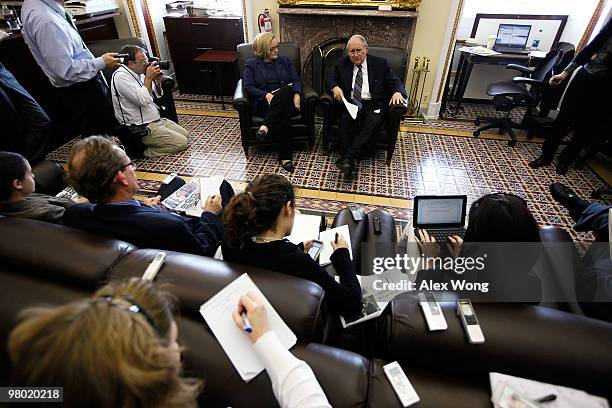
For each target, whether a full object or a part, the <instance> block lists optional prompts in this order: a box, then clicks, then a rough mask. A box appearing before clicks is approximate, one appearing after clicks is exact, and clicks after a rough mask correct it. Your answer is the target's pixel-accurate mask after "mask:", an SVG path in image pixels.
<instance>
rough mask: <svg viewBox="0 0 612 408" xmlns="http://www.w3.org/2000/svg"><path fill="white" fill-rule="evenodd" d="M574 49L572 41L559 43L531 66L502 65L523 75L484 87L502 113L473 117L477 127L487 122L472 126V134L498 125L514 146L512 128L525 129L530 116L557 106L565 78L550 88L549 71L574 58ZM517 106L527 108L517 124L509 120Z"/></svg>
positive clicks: (556, 69) (551, 73)
mask: <svg viewBox="0 0 612 408" xmlns="http://www.w3.org/2000/svg"><path fill="white" fill-rule="evenodd" d="M574 51H575V48H574V46H573V45H572V44H569V43H559V44H557V46H556V47H554V48H553V49H551V50H550V51H549V52H548V53H547V54H546V56H545V57H544V58H543V59H542V60H541V61H540V62H539V63H538V64H537V65H536V66H535V67H526V66H522V65H516V64H508V65H506V69H514V70H516V71H519V72H520V73H521V74H523V76H517V77H514V78H513V79H512V80H503V81H496V82H493V83H491V84H489V85H488V86H487V95H489V96H492V97H493V105H494V106H495V110H497V111H498V112H505V116H503V117H501V118H499V117H497V118H489V117H481V116H477V117H476V120H475V121H474V124H475V125H476V126H480V123H481V122H491V123H488V124H486V125H483V126H480V127H479V128H478V129H476V130H475V131H474V133H473V134H474V136H479V135H480V133H481V132H482V131H483V130H487V129H494V128H499V134H500V135H503V134H504V133H508V135H509V136H510V139H511V140H510V141H509V142H508V146H514V145H516V135H515V134H514V131H513V130H512V129H513V128H514V129H523V130H528V129H529V127H530V126H531V124H530V122H531V119H532V118H533V117H535V116H539V117H545V116H547V115H548V113H549V112H550V110H551V109H553V108H556V107H557V104H558V103H559V100H560V99H561V96H562V95H563V91H564V90H565V87H566V86H567V82H568V81H566V82H564V84H563V85H561V86H555V87H553V86H550V85H549V84H548V80H549V79H550V77H551V76H552V75H553V72H556V73H559V72H561V71H562V70H563V69H564V68H565V67H566V66H567V64H568V63H569V62H570V61H571V59H572V58H573V57H574ZM518 107H525V108H527V111H526V113H525V117H523V120H522V121H521V123H517V122H514V121H512V120H511V119H510V115H511V113H512V111H513V110H514V109H516V108H518Z"/></svg>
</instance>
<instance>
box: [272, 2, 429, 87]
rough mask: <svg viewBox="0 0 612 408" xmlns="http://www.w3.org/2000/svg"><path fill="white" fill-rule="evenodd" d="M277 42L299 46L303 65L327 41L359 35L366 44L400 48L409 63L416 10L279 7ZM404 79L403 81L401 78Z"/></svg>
mask: <svg viewBox="0 0 612 408" xmlns="http://www.w3.org/2000/svg"><path fill="white" fill-rule="evenodd" d="M278 14H279V16H280V40H281V41H295V42H297V43H298V44H299V46H300V54H301V55H300V57H301V61H302V66H303V67H304V64H305V62H306V60H307V57H308V55H309V54H310V53H311V52H312V50H313V49H314V48H315V47H316V46H318V45H319V44H321V43H324V42H325V41H328V40H330V39H334V38H337V39H347V38H349V37H350V36H351V35H353V34H361V35H363V36H364V37H366V39H367V40H368V45H370V46H378V47H393V48H403V49H405V50H406V51H407V53H408V57H409V59H408V60H409V61H410V50H411V49H412V42H413V40H414V31H415V28H416V22H417V17H418V15H419V13H418V11H380V10H371V9H370V10H360V9H352V8H343V9H339V8H333V9H325V8H304V7H281V8H279V9H278ZM402 79H403V80H404V79H405V78H402Z"/></svg>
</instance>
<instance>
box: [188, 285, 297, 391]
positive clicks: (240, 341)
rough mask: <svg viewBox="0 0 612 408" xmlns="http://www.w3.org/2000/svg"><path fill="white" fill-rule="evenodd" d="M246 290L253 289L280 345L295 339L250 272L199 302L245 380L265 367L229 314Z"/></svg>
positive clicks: (205, 317)
mask: <svg viewBox="0 0 612 408" xmlns="http://www.w3.org/2000/svg"><path fill="white" fill-rule="evenodd" d="M247 292H254V293H255V295H256V297H257V298H258V299H259V301H260V302H261V303H262V304H263V305H264V307H265V309H266V314H267V317H268V324H269V326H270V329H271V330H274V332H275V333H276V335H277V336H278V338H279V340H280V342H281V343H282V345H283V346H284V347H286V348H287V349H290V348H291V347H293V346H294V345H295V343H296V342H297V337H296V336H295V334H294V333H293V332H292V331H291V329H290V328H289V326H287V324H286V323H285V322H284V321H283V319H282V318H281V317H280V315H279V314H278V313H277V312H276V310H274V308H273V307H272V305H271V304H270V302H268V300H267V299H266V298H265V297H264V295H263V293H261V291H260V290H259V288H257V286H256V285H255V283H254V282H253V281H252V280H251V278H250V277H249V275H247V274H246V273H245V274H242V275H241V276H240V277H239V278H237V279H235V280H234V281H232V282H231V283H230V284H229V285H227V286H226V287H225V288H223V289H221V290H220V291H219V292H218V293H217V294H216V295H214V296H213V297H211V298H210V299H209V300H208V301H207V302H206V303H204V304H203V305H202V306H200V314H201V315H202V317H204V320H205V321H206V323H208V326H209V327H210V330H211V331H212V332H213V334H214V335H215V337H216V338H217V341H219V344H221V347H222V348H223V351H225V354H227V356H228V357H229V359H230V361H231V362H232V364H233V365H234V367H235V368H236V370H237V371H238V374H239V375H240V377H241V378H242V379H243V380H244V381H245V382H249V381H250V380H252V379H253V378H255V377H256V376H257V375H258V374H259V373H261V372H262V371H263V370H264V365H263V364H262V362H261V361H260V360H259V358H258V357H257V354H255V350H254V349H253V343H251V340H250V339H249V338H248V337H247V336H246V335H245V334H244V333H243V332H242V330H241V329H240V328H238V326H236V323H234V320H233V318H232V313H233V312H234V310H236V308H237V307H238V301H239V300H240V296H242V295H244V294H245V293H247Z"/></svg>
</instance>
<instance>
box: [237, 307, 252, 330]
mask: <svg viewBox="0 0 612 408" xmlns="http://www.w3.org/2000/svg"><path fill="white" fill-rule="evenodd" d="M240 317H242V328H243V330H244V331H245V332H246V333H252V332H253V328H252V327H251V322H250V321H249V318H248V317H247V314H246V312H242V313H241V314H240Z"/></svg>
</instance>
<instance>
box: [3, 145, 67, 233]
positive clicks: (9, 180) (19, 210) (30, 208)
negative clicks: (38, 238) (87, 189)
mask: <svg viewBox="0 0 612 408" xmlns="http://www.w3.org/2000/svg"><path fill="white" fill-rule="evenodd" d="M34 190H35V182H34V173H32V167H31V166H30V163H29V162H28V161H27V160H26V158H25V157H23V156H22V155H20V154H19V153H13V152H0V215H4V216H7V217H20V218H31V219H35V220H40V221H47V222H53V223H56V224H61V223H62V219H63V216H64V210H65V209H66V207H69V206H71V205H72V204H75V203H74V202H73V201H72V200H70V199H67V198H58V197H52V196H48V195H46V194H38V193H35V192H34Z"/></svg>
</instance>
